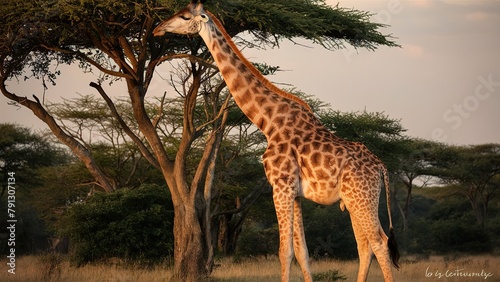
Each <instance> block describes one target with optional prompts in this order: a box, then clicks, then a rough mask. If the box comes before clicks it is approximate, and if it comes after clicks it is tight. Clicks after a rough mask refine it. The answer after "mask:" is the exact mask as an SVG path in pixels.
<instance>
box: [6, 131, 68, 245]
mask: <svg viewBox="0 0 500 282" xmlns="http://www.w3.org/2000/svg"><path fill="white" fill-rule="evenodd" d="M0 132H1V134H0V182H1V183H2V193H1V197H0V200H1V205H0V208H1V213H0V219H1V220H3V221H4V222H6V220H7V218H6V216H7V178H9V177H13V178H15V184H14V185H13V187H15V191H14V192H15V194H14V196H15V208H14V210H15V211H16V214H15V215H16V218H15V219H17V220H18V224H17V225H16V244H17V245H16V248H17V251H18V252H19V254H23V253H27V252H33V251H37V250H40V249H43V247H44V246H45V242H46V236H47V230H46V226H44V224H43V221H42V220H41V219H40V216H39V215H38V214H36V213H35V209H34V208H35V207H33V206H32V205H31V204H32V203H33V202H32V201H31V200H32V199H33V195H34V194H36V193H37V191H38V189H39V188H40V186H41V185H43V183H44V177H45V175H44V170H45V169H47V168H48V167H54V166H60V165H67V164H68V163H69V162H70V160H71V158H70V157H69V156H68V155H67V154H66V152H65V150H64V149H62V148H61V147H58V145H57V144H54V143H52V142H51V141H50V139H49V138H47V136H45V135H43V134H41V133H35V132H33V131H32V130H30V129H28V128H26V127H22V126H19V125H16V124H10V123H0ZM53 194H54V191H51V195H53ZM3 232H4V231H2V233H3ZM4 235H5V234H4ZM2 236H3V235H2ZM3 238H7V237H3ZM4 247H7V244H6V243H5V245H4Z"/></svg>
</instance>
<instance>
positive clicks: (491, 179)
mask: <svg viewBox="0 0 500 282" xmlns="http://www.w3.org/2000/svg"><path fill="white" fill-rule="evenodd" d="M428 160H429V163H430V164H431V166H430V167H428V168H427V169H426V173H427V174H430V175H434V176H436V177H439V178H440V180H441V181H442V183H443V184H446V185H450V186H453V187H455V191H456V193H459V194H462V195H464V196H465V197H466V198H467V200H468V201H469V203H470V205H471V207H472V211H473V212H474V215H475V217H476V220H477V223H478V224H479V225H480V226H484V221H485V219H486V218H487V212H488V205H489V203H490V201H491V200H492V199H493V198H494V197H496V196H498V191H499V189H500V185H499V183H498V178H499V176H500V144H481V145H470V146H452V145H448V146H439V147H437V148H436V149H435V150H434V151H433V152H432V155H431V156H429V159H428Z"/></svg>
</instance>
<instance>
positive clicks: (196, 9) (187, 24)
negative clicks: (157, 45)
mask: <svg viewBox="0 0 500 282" xmlns="http://www.w3.org/2000/svg"><path fill="white" fill-rule="evenodd" d="M204 2H205V1H199V2H198V1H197V0H192V1H191V3H189V5H188V6H187V7H186V8H184V9H182V10H180V11H179V12H178V13H176V14H175V15H173V16H171V17H170V18H168V19H166V20H164V21H162V22H161V23H160V24H159V25H158V26H157V27H156V28H155V29H154V30H153V34H154V36H162V35H164V34H165V33H166V32H171V33H176V34H187V35H189V34H197V33H199V32H200V31H201V29H202V28H203V27H204V25H205V23H207V22H208V21H209V20H210V18H209V16H208V15H207V13H206V12H205V10H203V3H204Z"/></svg>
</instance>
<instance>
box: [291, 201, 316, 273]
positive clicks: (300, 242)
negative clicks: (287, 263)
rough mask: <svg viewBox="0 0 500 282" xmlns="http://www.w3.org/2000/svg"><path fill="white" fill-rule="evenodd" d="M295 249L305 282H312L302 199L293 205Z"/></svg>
mask: <svg viewBox="0 0 500 282" xmlns="http://www.w3.org/2000/svg"><path fill="white" fill-rule="evenodd" d="M293 211H294V214H293V249H294V250H295V257H296V258H297V261H298V262H299V265H300V268H301V269H302V275H304V281H305V282H311V281H312V276H311V269H310V268H309V252H308V250H307V244H306V236H305V234H304V225H303V220H302V207H301V198H295V203H294V205H293Z"/></svg>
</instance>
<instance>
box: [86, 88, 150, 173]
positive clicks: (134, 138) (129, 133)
mask: <svg viewBox="0 0 500 282" xmlns="http://www.w3.org/2000/svg"><path fill="white" fill-rule="evenodd" d="M90 86H91V87H93V88H95V89H96V90H97V92H99V94H100V95H101V96H102V98H103V99H104V100H105V101H106V104H107V105H108V107H109V109H110V110H111V113H112V114H113V116H114V117H115V118H116V119H117V120H118V123H119V124H120V126H121V127H122V128H123V130H124V131H125V133H126V134H127V136H128V137H130V139H132V141H133V142H134V144H136V145H137V147H138V148H139V151H140V152H141V154H142V155H143V156H144V158H146V160H147V161H148V162H149V163H150V164H151V165H152V166H154V167H155V168H156V169H158V170H160V165H159V164H158V161H157V160H156V159H155V158H154V156H153V155H152V154H151V152H149V150H148V148H146V146H145V145H144V143H143V142H142V141H141V139H140V138H139V137H138V136H137V135H135V134H134V132H132V130H131V129H130V127H129V126H128V125H127V124H126V123H125V121H124V120H123V119H122V117H121V116H120V114H119V113H118V111H117V109H116V107H115V105H114V103H113V101H111V99H110V98H109V96H108V95H107V94H106V92H105V91H104V89H103V88H102V86H101V85H100V84H97V83H95V82H91V83H90Z"/></svg>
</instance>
